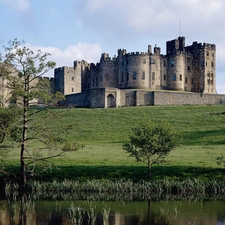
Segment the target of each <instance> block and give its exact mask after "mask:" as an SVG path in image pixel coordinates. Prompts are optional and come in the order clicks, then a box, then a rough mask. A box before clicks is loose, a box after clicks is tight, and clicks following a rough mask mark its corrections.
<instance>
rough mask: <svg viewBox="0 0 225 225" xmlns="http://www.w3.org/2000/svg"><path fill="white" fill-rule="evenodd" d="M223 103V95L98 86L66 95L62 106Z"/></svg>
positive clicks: (99, 106)
mask: <svg viewBox="0 0 225 225" xmlns="http://www.w3.org/2000/svg"><path fill="white" fill-rule="evenodd" d="M213 104H225V95H219V94H199V93H187V92H172V91H147V90H138V89H136V90H135V89H126V90H121V89H117V88H98V89H93V90H90V91H87V92H83V93H79V94H73V95H68V96H66V101H64V102H63V106H72V107H86V108H109V107H123V106H153V105H213Z"/></svg>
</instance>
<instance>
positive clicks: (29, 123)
mask: <svg viewBox="0 0 225 225" xmlns="http://www.w3.org/2000/svg"><path fill="white" fill-rule="evenodd" d="M4 50H5V52H4V55H3V54H1V57H0V59H1V63H0V81H1V82H0V83H1V89H2V90H3V92H2V93H3V94H2V96H1V98H0V101H1V105H2V107H4V106H10V105H13V106H14V109H16V110H14V113H15V112H16V114H15V115H14V116H13V115H12V113H11V114H9V115H8V117H6V118H5V119H4V120H3V121H2V120H0V137H1V139H2V140H3V138H4V137H5V135H6V131H8V129H6V128H7V127H10V129H9V130H10V132H9V134H10V135H9V136H10V138H11V140H12V141H13V142H15V143H16V144H17V146H20V175H21V176H20V178H21V179H20V181H21V185H22V186H24V184H25V183H26V182H27V175H28V174H29V175H31V176H33V175H35V168H36V167H35V166H36V165H37V164H38V163H39V162H42V163H46V162H47V161H48V160H49V159H51V158H52V157H58V156H61V155H62V154H63V153H64V152H65V151H66V149H67V148H66V146H68V144H67V143H66V140H65V139H63V138H62V137H61V134H60V133H58V131H57V127H54V125H53V124H52V123H53V122H52V120H53V118H54V119H57V120H59V119H60V118H59V116H58V115H57V114H56V113H54V112H53V111H52V110H49V109H48V107H47V106H49V105H51V107H54V106H56V105H57V102H58V101H60V100H62V99H63V98H64V96H62V95H61V94H60V93H56V94H51V93H50V83H49V79H45V78H43V77H42V75H44V74H45V73H46V72H48V71H49V70H51V69H53V68H54V67H55V65H56V64H55V62H52V61H47V58H48V56H50V54H49V53H42V51H41V50H37V52H34V51H32V50H31V49H29V48H28V47H26V46H25V43H24V42H23V41H18V40H17V39H15V40H13V41H9V43H8V46H6V47H5V46H4ZM40 102H41V104H42V107H41V108H37V107H33V108H31V106H32V105H34V106H36V105H37V104H39V103H40ZM10 109H11V107H9V108H8V109H7V110H8V112H12V111H10ZM1 113H3V111H2V112H1ZM15 119H16V122H15ZM12 121H14V122H13V123H12ZM10 124H13V126H9V125H10ZM68 129H69V128H68V127H65V132H66V131H67V130H68ZM64 144H65V146H64V147H63V150H62V149H58V146H63V145H64ZM71 149H73V150H77V147H71V146H70V150H71Z"/></svg>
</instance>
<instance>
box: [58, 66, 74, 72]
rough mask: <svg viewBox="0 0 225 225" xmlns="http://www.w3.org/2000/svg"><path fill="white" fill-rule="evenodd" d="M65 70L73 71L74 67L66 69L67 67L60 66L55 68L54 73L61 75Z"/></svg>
mask: <svg viewBox="0 0 225 225" xmlns="http://www.w3.org/2000/svg"><path fill="white" fill-rule="evenodd" d="M65 70H67V71H68V70H71V71H72V70H74V67H68V66H62V67H58V68H56V69H55V70H54V71H55V73H62V72H64V71H65Z"/></svg>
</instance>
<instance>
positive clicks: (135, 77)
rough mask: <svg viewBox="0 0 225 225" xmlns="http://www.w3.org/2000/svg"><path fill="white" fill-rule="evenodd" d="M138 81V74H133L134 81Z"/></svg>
mask: <svg viewBox="0 0 225 225" xmlns="http://www.w3.org/2000/svg"><path fill="white" fill-rule="evenodd" d="M136 79H137V73H136V72H133V80H136Z"/></svg>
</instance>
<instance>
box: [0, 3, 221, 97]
mask: <svg viewBox="0 0 225 225" xmlns="http://www.w3.org/2000/svg"><path fill="white" fill-rule="evenodd" d="M0 10H1V13H0V27H1V29H0V46H2V45H7V42H8V41H9V40H13V39H14V38H18V39H19V40H24V41H25V42H26V43H27V45H28V46H29V47H30V48H32V49H34V50H36V49H41V50H42V51H43V52H49V53H51V58H49V59H50V60H53V61H55V62H56V63H57V67H60V66H72V65H73V61H74V60H82V59H84V60H86V61H88V62H94V63H96V62H98V61H99V59H100V55H101V53H103V52H105V53H109V55H110V56H111V57H113V56H114V55H117V50H118V49H120V48H122V49H126V50H127V52H133V51H134V52H136V51H139V52H146V51H147V47H148V45H149V44H150V45H152V46H155V45H157V46H159V47H161V53H162V54H165V46H166V41H168V40H172V39H175V38H177V37H178V36H180V35H181V36H185V38H186V45H191V44H192V42H193V41H198V42H201V43H203V42H206V43H210V44H216V46H217V92H218V93H225V13H224V11H225V1H224V0H0ZM0 50H1V51H2V48H0ZM47 75H48V76H53V71H50V73H48V74H47Z"/></svg>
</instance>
